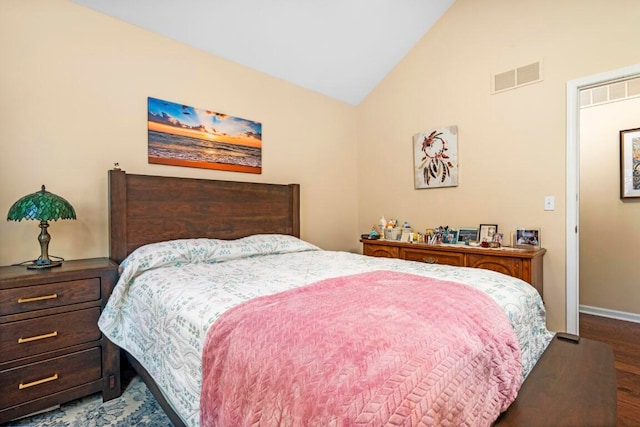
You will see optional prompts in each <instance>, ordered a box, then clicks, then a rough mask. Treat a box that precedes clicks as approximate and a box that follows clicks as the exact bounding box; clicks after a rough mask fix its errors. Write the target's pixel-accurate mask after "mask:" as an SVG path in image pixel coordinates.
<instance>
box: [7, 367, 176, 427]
mask: <svg viewBox="0 0 640 427" xmlns="http://www.w3.org/2000/svg"><path fill="white" fill-rule="evenodd" d="M172 425H173V424H171V421H169V418H168V417H167V416H166V414H165V413H164V411H163V410H162V408H160V405H158V402H157V401H156V399H155V398H154V397H153V395H152V394H151V392H150V391H149V389H148V388H147V386H146V385H145V384H144V382H143V381H142V380H141V379H140V377H137V376H135V377H133V378H132V379H131V381H130V382H129V384H127V386H126V388H125V390H124V392H123V393H122V396H120V397H119V398H117V399H112V400H110V401H108V402H102V396H101V395H100V394H94V395H91V396H88V397H85V398H84V399H79V400H74V401H73V402H69V403H67V404H64V405H62V406H60V408H59V409H55V410H52V411H49V412H45V413H43V414H39V415H34V416H31V417H28V418H22V419H20V420H16V421H12V422H9V423H8V424H4V425H3V426H2V427H9V426H21V427H24V426H30V427H104V426H117V427H130V426H136V427H137V426H149V427H165V426H166V427H169V426H172Z"/></svg>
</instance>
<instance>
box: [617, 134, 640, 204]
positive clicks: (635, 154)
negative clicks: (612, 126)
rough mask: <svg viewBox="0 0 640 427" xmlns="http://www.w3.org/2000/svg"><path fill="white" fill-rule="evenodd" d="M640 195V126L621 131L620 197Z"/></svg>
mask: <svg viewBox="0 0 640 427" xmlns="http://www.w3.org/2000/svg"><path fill="white" fill-rule="evenodd" d="M632 197H640V128H636V129H627V130H621V131H620V198H621V199H627V198H632Z"/></svg>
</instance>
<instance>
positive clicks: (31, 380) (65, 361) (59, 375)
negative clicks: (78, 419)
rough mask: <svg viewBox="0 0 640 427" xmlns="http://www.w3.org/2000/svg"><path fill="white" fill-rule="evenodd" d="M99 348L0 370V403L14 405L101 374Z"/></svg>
mask: <svg viewBox="0 0 640 427" xmlns="http://www.w3.org/2000/svg"><path fill="white" fill-rule="evenodd" d="M101 358H102V352H101V350H100V347H94V348H90V349H88V350H83V351H79V352H77V353H71V354H68V355H64V356H61V357H56V358H53V359H49V360H45V361H42V362H38V363H32V364H30V365H25V366H20V367H18V368H15V369H8V370H6V371H2V372H0V396H1V397H0V401H1V403H0V406H2V407H5V405H6V403H7V402H11V404H13V405H17V404H20V403H23V402H27V401H29V400H33V399H38V398H40V397H43V396H48V395H51V394H53V393H57V392H60V391H62V390H67V389H69V388H71V387H75V386H78V385H81V384H85V383H88V382H91V381H95V380H97V379H99V378H100V376H101V375H102V369H101Z"/></svg>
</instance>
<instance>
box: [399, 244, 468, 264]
mask: <svg viewBox="0 0 640 427" xmlns="http://www.w3.org/2000/svg"><path fill="white" fill-rule="evenodd" d="M400 257H401V258H403V259H408V260H410V261H420V262H426V263H427V264H446V265H455V266H463V265H464V254H461V253H456V252H441V251H430V250H428V249H424V250H423V249H407V248H402V249H401V251H400Z"/></svg>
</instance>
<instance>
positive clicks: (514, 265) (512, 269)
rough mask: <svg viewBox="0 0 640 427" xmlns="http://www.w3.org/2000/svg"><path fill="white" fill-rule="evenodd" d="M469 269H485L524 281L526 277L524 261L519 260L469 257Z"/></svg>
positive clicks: (479, 256) (480, 256)
mask: <svg viewBox="0 0 640 427" xmlns="http://www.w3.org/2000/svg"><path fill="white" fill-rule="evenodd" d="M467 263H468V265H469V267H474V268H484V269H485V270H493V271H497V272H498V273H502V274H507V275H509V276H513V277H518V278H520V279H522V278H523V277H524V276H523V274H524V272H523V268H522V267H523V266H522V260H521V259H519V258H507V257H488V256H482V255H469V256H468V257H467Z"/></svg>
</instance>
